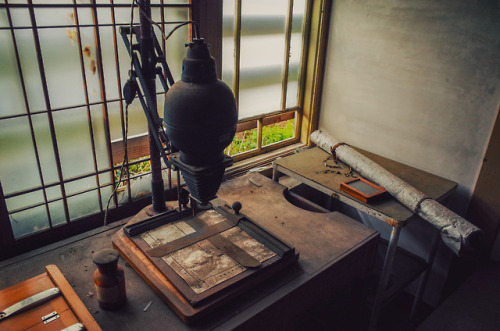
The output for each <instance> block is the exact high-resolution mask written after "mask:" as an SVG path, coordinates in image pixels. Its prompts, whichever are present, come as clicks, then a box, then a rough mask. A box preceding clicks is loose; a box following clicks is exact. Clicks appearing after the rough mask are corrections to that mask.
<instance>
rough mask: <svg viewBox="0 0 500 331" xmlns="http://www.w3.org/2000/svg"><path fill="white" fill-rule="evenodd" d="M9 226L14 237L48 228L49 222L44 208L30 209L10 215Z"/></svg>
mask: <svg viewBox="0 0 500 331" xmlns="http://www.w3.org/2000/svg"><path fill="white" fill-rule="evenodd" d="M10 225H11V226H12V231H13V232H14V237H15V238H19V237H21V236H23V235H27V234H31V233H34V232H39V231H41V230H45V229H48V228H49V220H48V218H47V211H46V209H45V206H39V207H35V208H31V209H28V210H25V211H22V212H19V213H15V214H12V215H11V219H10Z"/></svg>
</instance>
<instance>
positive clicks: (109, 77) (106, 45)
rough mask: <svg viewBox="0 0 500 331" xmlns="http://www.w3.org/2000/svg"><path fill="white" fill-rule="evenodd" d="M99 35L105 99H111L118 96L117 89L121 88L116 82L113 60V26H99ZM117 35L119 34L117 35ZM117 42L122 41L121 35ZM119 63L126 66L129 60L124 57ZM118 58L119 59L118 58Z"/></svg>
mask: <svg viewBox="0 0 500 331" xmlns="http://www.w3.org/2000/svg"><path fill="white" fill-rule="evenodd" d="M99 31H100V35H101V54H102V63H103V70H104V82H105V86H106V99H107V100H113V99H118V98H119V94H118V93H119V89H121V87H120V84H118V77H117V73H116V61H115V49H114V39H113V28H112V27H101V28H99ZM117 37H119V35H118V36H117ZM117 42H123V41H122V39H121V37H120V39H118V40H117ZM126 59H127V60H126V61H123V63H121V62H120V65H125V67H126V68H127V67H128V64H129V61H128V58H126ZM119 60H120V59H119Z"/></svg>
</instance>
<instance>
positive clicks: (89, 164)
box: [53, 108, 94, 179]
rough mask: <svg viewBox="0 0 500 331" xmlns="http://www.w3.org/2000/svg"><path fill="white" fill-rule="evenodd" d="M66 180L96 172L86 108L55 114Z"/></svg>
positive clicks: (60, 154) (58, 142)
mask: <svg viewBox="0 0 500 331" xmlns="http://www.w3.org/2000/svg"><path fill="white" fill-rule="evenodd" d="M53 117H54V124H55V128H56V135H57V144H58V148H59V156H60V160H61V168H62V173H63V176H64V178H65V179H66V178H71V177H75V176H79V175H82V174H86V173H90V172H93V171H94V160H93V157H92V145H91V141H90V134H89V127H88V121H87V112H86V110H85V109H84V108H75V109H70V110H62V111H57V112H54V113H53Z"/></svg>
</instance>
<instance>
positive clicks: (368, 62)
mask: <svg viewBox="0 0 500 331" xmlns="http://www.w3.org/2000/svg"><path fill="white" fill-rule="evenodd" d="M499 77H500V1H491V0H490V1H465V0H448V1H421V0H414V1H410V0H409V1H390V0H351V1H349V0H337V1H335V2H334V6H333V13H332V20H331V27H330V36H329V45H328V50H327V62H326V71H325V83H324V87H323V95H322V106H321V115H320V123H319V126H320V128H321V129H324V130H326V131H327V132H329V133H330V134H332V135H333V136H335V137H336V138H338V139H339V140H341V141H344V142H346V143H348V144H351V145H354V146H358V147H361V148H364V149H367V150H369V151H372V152H375V153H378V154H380V155H383V156H385V157H389V158H391V159H394V160H397V161H400V162H403V163H405V164H409V165H411V166H414V167H417V168H420V169H422V170H426V171H428V172H431V173H434V174H437V175H440V176H443V177H445V178H448V179H451V180H454V181H456V182H457V183H458V184H459V189H458V191H457V193H456V194H455V195H454V196H453V199H452V201H451V203H450V205H449V207H450V208H451V209H452V210H454V211H456V212H458V213H460V214H464V213H465V211H466V208H467V204H468V202H469V200H470V196H471V194H472V192H473V190H474V185H475V181H476V179H477V175H478V172H479V169H480V166H481V162H482V158H483V155H484V151H485V149H486V145H487V143H488V139H489V136H490V133H491V131H492V127H493V123H494V120H495V117H496V115H497V111H498V108H499V105H500V84H499ZM368 222H370V221H368ZM380 230H381V231H382V232H383V235H384V236H386V237H387V231H388V229H386V228H381V229H380ZM403 232H404V235H403V237H402V238H401V240H402V242H403V245H404V246H406V248H409V249H410V250H412V251H414V252H416V253H417V254H418V255H421V256H425V255H426V254H427V245H428V242H429V239H428V236H430V235H432V232H433V230H432V228H430V227H427V225H426V224H411V226H410V227H409V228H408V229H406V230H404V231H403ZM449 261H450V255H449V254H448V252H447V251H446V249H444V250H442V251H441V252H440V254H439V257H438V264H439V266H438V267H435V268H434V270H433V274H432V276H431V285H430V286H431V288H432V291H431V292H432V293H427V295H426V301H428V302H429V303H432V304H435V303H436V302H437V300H438V298H439V293H440V290H441V285H442V283H443V281H444V279H445V277H446V273H447V270H448V264H449ZM428 292H429V291H428Z"/></svg>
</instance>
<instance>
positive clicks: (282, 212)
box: [112, 174, 378, 330]
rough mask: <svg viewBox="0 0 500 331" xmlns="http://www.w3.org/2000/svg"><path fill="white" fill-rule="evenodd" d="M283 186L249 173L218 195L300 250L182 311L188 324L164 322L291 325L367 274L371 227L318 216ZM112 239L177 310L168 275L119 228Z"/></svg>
mask: <svg viewBox="0 0 500 331" xmlns="http://www.w3.org/2000/svg"><path fill="white" fill-rule="evenodd" d="M284 190H285V187H284V186H282V185H280V184H278V183H275V182H273V181H272V180H270V179H269V178H266V177H264V176H262V175H260V174H250V175H246V176H243V177H240V178H237V179H234V180H231V181H228V182H225V183H223V184H222V186H221V188H220V190H219V192H218V195H219V197H220V198H221V199H223V200H225V201H227V202H228V203H229V204H231V203H232V202H234V201H240V202H241V203H242V205H243V208H242V210H241V212H242V213H243V214H245V215H247V216H248V217H250V218H251V219H252V220H253V221H254V222H256V223H258V224H259V225H261V226H263V227H265V228H267V229H268V230H270V231H271V232H272V233H273V234H275V235H276V236H278V237H280V238H282V239H283V240H285V241H286V242H288V243H289V244H291V245H293V246H294V247H295V249H296V250H298V251H299V253H300V255H299V259H298V263H297V264H296V265H294V266H292V267H291V268H288V269H286V270H283V271H282V272H280V273H278V274H277V275H275V276H273V277H272V278H270V279H268V280H267V281H266V282H263V283H262V284H260V285H258V286H256V287H255V288H254V289H252V290H251V291H249V292H247V293H245V294H244V295H241V296H240V297H238V298H237V299H235V300H233V301H231V302H228V303H227V304H225V305H224V306H222V307H220V308H218V309H216V310H206V311H204V313H202V314H200V312H199V311H197V309H198V308H197V309H195V308H192V309H191V311H190V312H188V311H185V312H183V313H185V314H188V313H191V315H186V316H187V318H186V319H187V322H189V323H191V325H190V326H187V325H186V324H184V323H183V322H182V321H181V320H180V319H174V322H173V323H174V324H171V325H169V326H168V327H169V328H172V329H188V328H192V329H233V328H243V329H253V330H255V329H259V328H261V329H262V328H264V329H290V328H293V327H294V326H296V323H297V321H298V319H299V318H300V316H301V314H302V313H303V312H304V311H306V310H307V309H309V308H310V307H312V306H313V305H314V304H315V303H317V302H318V301H319V300H323V299H327V298H329V297H330V296H331V295H332V294H333V293H335V291H338V290H340V289H342V288H344V287H345V286H347V285H348V284H351V283H352V282H353V281H356V280H360V279H363V278H366V277H367V276H368V275H369V274H370V273H371V269H372V266H373V261H374V257H375V255H374V254H375V251H376V245H377V239H378V234H377V233H376V232H375V231H373V230H370V229H368V228H366V227H365V226H363V225H362V224H359V223H358V222H356V221H354V220H352V219H350V218H349V217H347V216H345V215H342V214H340V213H337V212H332V213H326V214H322V213H314V212H309V211H306V210H303V209H300V208H298V207H295V206H293V205H291V204H290V203H288V201H287V200H286V199H285V197H284V195H283V192H284ZM132 222H133V220H132ZM112 240H113V245H114V246H115V247H116V248H117V249H118V250H119V251H120V253H121V254H122V256H123V257H124V258H125V260H126V261H127V262H128V263H129V264H130V265H131V266H132V267H133V268H134V269H135V270H136V271H137V273H138V274H139V275H141V277H142V276H144V274H145V272H144V270H146V269H148V270H150V271H151V270H152V273H151V272H148V273H149V274H152V275H153V276H152V277H148V278H144V280H145V281H146V282H147V283H148V284H149V285H150V286H151V288H152V289H153V290H154V291H155V292H156V293H157V294H158V295H159V296H160V297H161V298H162V299H163V300H164V301H165V302H167V303H168V304H169V305H170V307H171V308H172V309H173V311H176V310H177V309H179V305H177V304H176V300H179V298H178V297H177V296H176V294H175V293H173V292H172V291H171V288H172V286H171V284H170V283H169V281H168V280H167V279H166V278H165V277H164V276H163V275H162V274H161V273H159V272H155V271H154V266H153V265H152V263H151V262H150V261H149V259H148V258H147V257H146V256H144V255H143V254H142V253H141V252H138V251H137V250H136V249H135V248H134V246H132V245H130V243H129V242H127V240H128V238H127V237H126V236H125V235H124V234H123V231H122V230H120V231H118V232H117V233H116V234H115V235H114V236H113V237H112ZM169 314H173V312H171V313H169Z"/></svg>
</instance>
